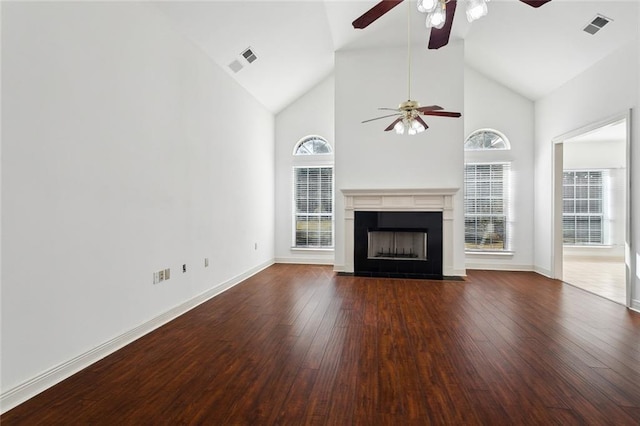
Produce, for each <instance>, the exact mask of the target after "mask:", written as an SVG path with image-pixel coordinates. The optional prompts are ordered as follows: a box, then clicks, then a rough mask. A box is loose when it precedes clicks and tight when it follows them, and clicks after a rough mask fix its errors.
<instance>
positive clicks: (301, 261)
mask: <svg viewBox="0 0 640 426" xmlns="http://www.w3.org/2000/svg"><path fill="white" fill-rule="evenodd" d="M275 263H293V264H296V265H333V260H332V259H326V258H322V257H303V258H301V257H276V261H275Z"/></svg>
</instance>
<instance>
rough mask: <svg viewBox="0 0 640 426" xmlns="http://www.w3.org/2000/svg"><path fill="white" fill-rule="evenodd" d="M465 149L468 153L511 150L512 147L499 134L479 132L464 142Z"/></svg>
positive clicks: (487, 131)
mask: <svg viewBox="0 0 640 426" xmlns="http://www.w3.org/2000/svg"><path fill="white" fill-rule="evenodd" d="M464 149H465V150H466V151H478V150H488V149H510V146H509V143H508V142H507V141H506V140H505V139H504V138H503V137H502V136H501V135H500V134H499V133H498V132H495V131H492V130H478V131H476V132H474V133H472V134H471V135H470V136H469V137H468V138H467V140H466V141H465V142H464Z"/></svg>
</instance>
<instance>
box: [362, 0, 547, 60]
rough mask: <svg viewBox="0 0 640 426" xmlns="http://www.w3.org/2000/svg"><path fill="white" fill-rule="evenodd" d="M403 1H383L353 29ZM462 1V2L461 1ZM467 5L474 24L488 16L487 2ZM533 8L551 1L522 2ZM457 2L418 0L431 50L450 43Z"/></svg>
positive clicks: (469, 1)
mask: <svg viewBox="0 0 640 426" xmlns="http://www.w3.org/2000/svg"><path fill="white" fill-rule="evenodd" d="M402 1H403V0H382V1H381V2H380V3H378V4H376V5H375V6H373V7H372V8H371V9H369V10H368V11H367V12H365V13H364V14H363V15H362V16H360V17H359V18H358V19H356V20H355V21H353V24H352V25H353V28H357V29H362V28H366V27H368V26H369V25H370V24H371V23H373V22H374V21H376V20H377V19H378V18H380V17H381V16H382V15H384V14H385V13H387V12H388V11H390V10H391V9H393V8H394V7H396V6H397V5H399V4H400V3H402ZM460 1H462V0H460ZM464 1H465V2H466V3H467V19H468V20H469V22H472V21H474V20H476V19H478V18H480V17H482V16H484V15H486V14H487V3H486V2H487V1H489V0H464ZM520 1H521V2H522V3H526V4H528V5H529V6H531V7H536V8H537V7H540V6H542V5H544V4H545V3H548V2H550V1H551V0H520ZM457 3H458V2H457V0H418V10H419V11H420V12H423V13H426V14H427V28H431V36H430V37H429V49H439V48H441V47H442V46H446V45H447V44H448V43H449V36H450V35H451V26H452V25H453V17H454V15H455V13H456V5H457Z"/></svg>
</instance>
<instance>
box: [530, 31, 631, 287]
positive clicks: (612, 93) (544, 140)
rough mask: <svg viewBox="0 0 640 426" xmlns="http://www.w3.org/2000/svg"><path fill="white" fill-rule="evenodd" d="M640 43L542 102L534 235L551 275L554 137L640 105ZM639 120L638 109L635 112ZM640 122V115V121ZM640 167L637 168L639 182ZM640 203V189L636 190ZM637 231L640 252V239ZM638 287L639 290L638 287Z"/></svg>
mask: <svg viewBox="0 0 640 426" xmlns="http://www.w3.org/2000/svg"><path fill="white" fill-rule="evenodd" d="M637 55H638V42H637V41H635V42H630V43H628V44H627V45H625V46H624V47H622V48H621V49H619V50H618V51H616V52H614V53H613V54H611V55H610V56H608V57H606V58H604V59H603V60H601V61H600V62H598V63H597V64H595V65H594V66H593V67H591V68H590V69H588V70H587V71H585V72H584V73H583V74H581V75H579V76H577V77H576V78H574V79H573V80H571V81H569V82H568V83H566V84H565V85H563V86H562V87H561V88H559V89H558V90H556V91H555V92H553V93H552V94H550V95H549V96H547V97H545V98H544V99H542V100H540V101H538V102H536V104H535V113H536V115H535V116H536V126H535V134H536V144H535V177H536V181H535V206H534V217H535V225H534V230H535V233H534V238H535V240H534V241H535V255H534V262H535V266H536V269H537V270H538V271H539V272H541V273H543V274H545V275H551V273H552V271H551V268H552V254H553V252H552V243H553V242H552V236H551V225H552V216H553V212H552V206H553V203H552V200H553V191H552V160H553V149H552V148H553V146H552V145H553V144H552V141H553V139H554V138H557V137H559V136H561V135H565V134H567V133H569V132H571V131H574V130H576V129H579V128H582V127H585V126H587V125H590V124H591V123H595V122H600V121H602V120H605V119H607V118H609V117H613V116H616V115H619V114H623V113H625V112H626V111H628V109H629V108H636V107H637V106H638V105H639V104H638V97H637V93H638V88H637V86H638V74H639V68H638V61H637V59H636V58H637ZM633 120H634V123H635V122H636V120H638V115H637V112H636V113H635V114H634V116H633ZM638 121H640V120H638ZM633 128H634V133H633V138H632V145H633V148H632V152H633V158H632V161H633V163H634V164H636V165H637V164H640V152H639V150H638V149H636V148H635V147H637V146H638V126H637V125H635V124H633ZM638 172H639V171H638V168H637V167H636V168H635V169H634V171H633V173H634V176H635V181H636V182H637V181H638V180H637V178H638V176H639V175H638ZM635 191H636V192H635V193H634V196H635V200H636V201H635V203H636V204H635V206H636V207H637V206H638V204H637V203H638V189H637V188H636V189H635ZM635 211H638V210H637V209H636V210H635ZM632 220H633V228H634V229H636V232H637V228H639V227H640V216H639V215H637V214H635V215H634V216H633V219H632ZM638 237H639V235H638V234H637V233H636V239H635V241H634V243H635V246H636V249H635V250H636V251H637V249H638V248H637V247H638V244H637V243H640V239H639V238H638ZM636 291H637V290H636Z"/></svg>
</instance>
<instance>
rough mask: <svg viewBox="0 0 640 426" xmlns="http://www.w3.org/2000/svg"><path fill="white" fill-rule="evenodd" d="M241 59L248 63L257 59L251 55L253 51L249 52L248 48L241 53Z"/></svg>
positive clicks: (253, 54) (254, 55)
mask: <svg viewBox="0 0 640 426" xmlns="http://www.w3.org/2000/svg"><path fill="white" fill-rule="evenodd" d="M242 57H243V58H245V59H246V60H247V62H249V63H252V62H253V61H255V60H256V59H258V57H257V56H256V54H255V53H253V50H251V48H250V47H248V48H247V49H246V50H245V51H244V52H242Z"/></svg>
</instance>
